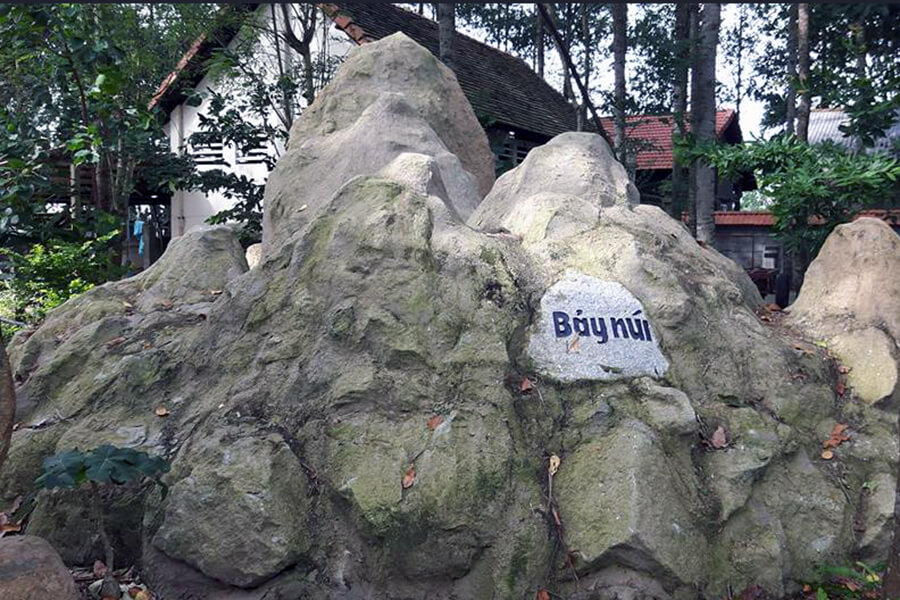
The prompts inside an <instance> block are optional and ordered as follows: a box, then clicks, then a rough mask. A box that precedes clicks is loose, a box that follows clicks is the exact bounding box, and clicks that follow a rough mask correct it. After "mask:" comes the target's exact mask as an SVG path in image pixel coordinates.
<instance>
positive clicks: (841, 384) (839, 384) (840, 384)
mask: <svg viewBox="0 0 900 600" xmlns="http://www.w3.org/2000/svg"><path fill="white" fill-rule="evenodd" d="M846 390H847V388H846V387H845V386H844V382H843V381H838V382H837V385H835V386H834V391H836V392H837V393H838V396H843V395H844V392H845V391H846Z"/></svg>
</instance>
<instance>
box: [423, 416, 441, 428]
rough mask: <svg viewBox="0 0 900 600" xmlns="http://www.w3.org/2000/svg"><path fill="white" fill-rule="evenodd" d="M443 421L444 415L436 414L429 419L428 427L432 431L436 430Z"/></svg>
mask: <svg viewBox="0 0 900 600" xmlns="http://www.w3.org/2000/svg"><path fill="white" fill-rule="evenodd" d="M443 422H444V417H442V416H441V415H434V416H433V417H431V418H430V419H428V423H427V424H426V427H428V429H429V430H430V431H434V430H435V429H437V427H438V425H440V424H441V423H443Z"/></svg>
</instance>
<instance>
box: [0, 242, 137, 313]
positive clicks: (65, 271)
mask: <svg viewBox="0 0 900 600" xmlns="http://www.w3.org/2000/svg"><path fill="white" fill-rule="evenodd" d="M117 237H118V232H116V231H113V232H110V233H108V234H106V235H102V236H100V237H98V238H96V239H89V240H86V241H81V242H69V241H64V240H59V239H57V240H50V241H47V242H43V243H38V244H34V245H33V246H32V247H31V248H30V249H29V251H28V252H25V253H19V252H16V251H14V250H11V249H8V248H3V249H0V252H2V253H3V254H5V255H6V259H7V261H8V264H9V266H10V267H11V269H10V270H11V271H12V277H10V278H8V279H7V281H6V282H5V289H6V292H7V293H6V296H7V297H6V298H5V299H6V300H7V301H8V302H10V303H11V304H12V305H13V313H14V314H13V315H10V316H12V317H13V318H15V319H17V320H20V321H25V322H28V323H33V322H37V321H40V320H41V319H43V318H44V316H45V315H46V314H47V312H49V311H50V310H51V309H53V308H55V307H57V306H59V305H60V304H62V303H63V302H65V301H66V300H68V299H69V298H71V297H73V296H77V295H78V294H81V293H83V292H86V291H87V290H89V289H91V288H92V287H94V286H95V285H99V284H101V283H104V282H106V281H109V280H111V279H116V278H118V277H119V276H121V275H122V274H123V272H124V269H123V268H122V267H120V266H119V265H116V264H115V263H114V262H113V251H114V249H113V246H114V241H115V240H116V239H117Z"/></svg>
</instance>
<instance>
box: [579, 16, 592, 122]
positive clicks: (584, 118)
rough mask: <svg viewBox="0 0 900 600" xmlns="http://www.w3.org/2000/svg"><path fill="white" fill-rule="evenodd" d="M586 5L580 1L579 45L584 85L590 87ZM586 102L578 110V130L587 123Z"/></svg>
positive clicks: (589, 49)
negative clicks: (580, 46) (581, 48)
mask: <svg viewBox="0 0 900 600" xmlns="http://www.w3.org/2000/svg"><path fill="white" fill-rule="evenodd" d="M588 6H590V5H589V4H586V3H584V2H582V3H581V45H582V47H583V48H584V71H583V73H584V87H586V88H587V89H588V90H590V89H591V28H590V22H589V20H588ZM587 112H588V109H587V102H584V101H582V103H581V108H580V109H579V111H578V125H579V127H578V130H579V131H582V130H584V129H585V124H586V123H587Z"/></svg>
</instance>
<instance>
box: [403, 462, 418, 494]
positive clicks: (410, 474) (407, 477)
mask: <svg viewBox="0 0 900 600" xmlns="http://www.w3.org/2000/svg"><path fill="white" fill-rule="evenodd" d="M415 482H416V465H409V468H408V469H406V473H404V474H403V481H402V482H401V484H400V485H402V486H403V489H404V490H406V489H409V488H411V487H412V486H413V484H414V483H415Z"/></svg>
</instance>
